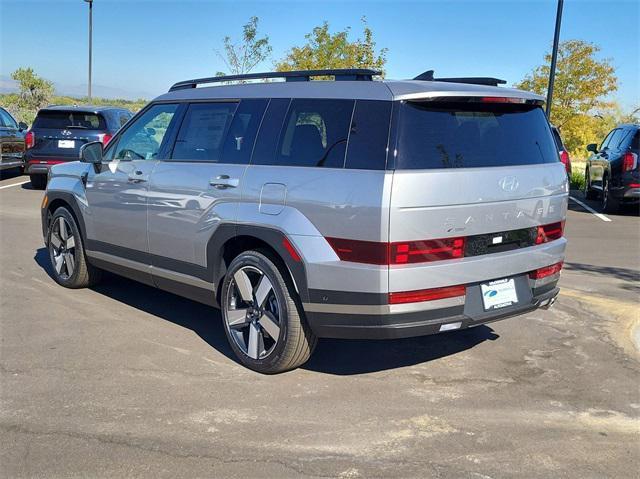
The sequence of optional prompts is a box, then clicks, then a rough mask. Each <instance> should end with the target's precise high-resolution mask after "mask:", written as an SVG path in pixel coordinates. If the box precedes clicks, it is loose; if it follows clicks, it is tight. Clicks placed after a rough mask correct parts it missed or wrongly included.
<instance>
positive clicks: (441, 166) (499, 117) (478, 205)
mask: <svg viewBox="0 0 640 479" xmlns="http://www.w3.org/2000/svg"><path fill="white" fill-rule="evenodd" d="M398 110H399V111H398V115H397V116H396V118H397V125H396V128H397V134H396V136H397V139H396V149H395V155H394V162H395V164H394V168H395V172H394V176H393V185H392V192H391V209H390V228H389V240H390V242H392V243H398V242H400V243H403V242H405V243H407V244H408V246H407V245H406V244H405V245H404V246H402V248H401V249H398V248H396V250H394V248H393V246H392V251H391V256H392V257H391V264H392V265H393V264H398V265H400V264H401V263H408V264H405V265H400V266H392V268H391V270H390V284H389V286H390V291H410V290H413V289H415V290H417V289H421V288H430V287H440V286H448V285H451V284H469V283H473V282H475V281H483V280H487V279H493V278H496V277H501V276H503V275H505V276H507V275H512V274H516V273H519V272H521V271H517V270H518V269H522V268H525V269H526V267H527V266H523V265H522V264H519V265H517V264H516V263H513V262H511V264H507V263H508V262H507V261H506V260H503V258H504V257H505V254H504V253H507V255H508V252H511V251H514V250H518V249H521V248H526V247H530V246H533V245H534V244H535V235H536V231H537V226H538V225H547V224H554V223H558V222H561V221H563V220H564V216H565V213H566V207H567V192H568V190H567V188H568V185H567V176H566V174H565V171H564V167H563V165H562V164H561V163H560V162H559V158H558V151H557V149H556V147H555V143H554V139H553V136H552V134H551V130H550V127H549V124H548V122H547V119H546V117H545V114H544V112H543V111H542V109H541V108H540V106H539V105H538V104H534V103H532V102H525V101H524V100H522V102H519V101H518V100H514V99H513V98H510V99H504V102H501V99H500V98H495V97H491V98H485V99H483V98H472V99H468V100H465V99H461V98H460V99H455V100H454V101H451V100H448V101H403V102H401V103H400V105H399V108H398ZM453 238H456V239H459V238H463V241H458V242H455V241H453V240H451V241H445V242H444V243H438V242H435V243H434V242H433V241H431V242H429V243H426V242H424V241H423V240H441V239H453ZM410 242H413V243H410ZM405 253H406V254H405ZM500 253H502V254H500ZM394 254H395V255H396V256H395V257H394ZM534 256H535V255H534ZM480 257H483V258H486V259H488V260H487V261H485V262H483V263H482V266H479V264H480V263H479V262H478V261H477V260H478V259H479V258H480ZM395 259H398V261H395ZM434 259H438V261H435V262H433V260H434ZM536 261H543V262H544V261H545V260H544V258H542V259H541V258H537V259H533V260H532V261H531V269H535V267H537V266H536V265H535V262H536ZM452 263H455V264H453V265H452ZM472 263H474V264H475V266H472ZM465 264H467V265H468V267H465ZM434 267H435V268H436V269H435V270H434ZM407 268H409V269H411V268H416V269H418V270H420V271H419V273H420V274H405V273H406V269H407ZM403 271H404V273H403ZM523 271H524V270H523ZM414 272H415V271H414Z"/></svg>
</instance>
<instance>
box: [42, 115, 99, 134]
mask: <svg viewBox="0 0 640 479" xmlns="http://www.w3.org/2000/svg"><path fill="white" fill-rule="evenodd" d="M33 128H49V129H56V130H61V129H65V128H83V129H88V130H104V129H105V122H104V118H102V116H101V115H96V114H95V113H82V112H78V111H41V112H40V113H38V116H36V119H35V121H34V122H33Z"/></svg>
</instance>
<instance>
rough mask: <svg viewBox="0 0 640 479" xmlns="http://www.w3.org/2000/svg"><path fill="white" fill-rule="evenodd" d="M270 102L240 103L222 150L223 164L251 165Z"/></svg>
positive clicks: (246, 101)
mask: <svg viewBox="0 0 640 479" xmlns="http://www.w3.org/2000/svg"><path fill="white" fill-rule="evenodd" d="M268 102H269V101H268V100H265V99H258V100H242V101H241V102H240V106H238V109H237V110H236V113H235V115H234V117H233V121H232V122H231V126H230V127H229V133H227V136H226V139H225V143H224V147H223V149H222V159H221V162H222V163H232V164H241V165H246V164H248V163H249V160H250V159H251V152H252V151H253V145H254V143H255V139H256V133H257V132H258V127H259V126H260V122H261V121H262V115H263V114H264V110H265V109H266V107H267V103H268Z"/></svg>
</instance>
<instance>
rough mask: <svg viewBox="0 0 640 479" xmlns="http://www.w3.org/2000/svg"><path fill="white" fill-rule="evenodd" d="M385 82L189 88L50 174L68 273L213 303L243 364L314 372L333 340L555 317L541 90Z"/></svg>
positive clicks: (560, 243)
mask: <svg viewBox="0 0 640 479" xmlns="http://www.w3.org/2000/svg"><path fill="white" fill-rule="evenodd" d="M379 74H380V73H379V72H376V71H371V70H316V71H309V72H304V71H302V72H274V73H266V74H250V75H244V76H243V75H240V76H232V77H214V78H205V79H200V80H190V81H184V82H180V83H177V84H176V85H174V86H173V87H172V88H171V90H170V91H169V92H168V93H167V94H165V95H162V96H161V97H159V98H157V99H156V100H154V101H152V102H151V103H150V104H149V105H147V106H146V107H145V108H144V109H142V110H141V111H140V112H139V113H138V114H137V115H136V116H135V117H134V118H133V119H132V120H131V121H130V122H129V123H127V125H126V126H125V127H124V128H123V129H122V130H121V131H119V132H118V134H117V135H116V136H115V137H114V138H113V140H112V141H111V142H109V144H108V145H107V146H106V148H104V150H103V145H101V144H100V143H98V142H93V143H90V144H86V145H84V146H83V147H82V150H81V155H82V161H81V162H75V163H70V164H63V165H57V166H55V167H53V168H52V169H51V173H50V179H49V183H48V185H47V192H46V195H45V197H44V199H43V202H42V231H43V235H44V239H45V244H46V246H47V250H48V252H49V258H50V261H51V264H52V272H53V273H52V274H53V277H54V279H55V281H57V282H58V283H59V284H61V285H63V286H65V287H68V288H81V287H86V286H88V285H91V284H94V283H95V282H96V281H98V279H99V276H100V271H101V270H103V269H104V270H109V271H112V272H115V273H117V274H121V275H124V276H129V277H131V278H133V279H136V280H138V281H142V282H144V283H147V284H150V285H153V286H156V287H159V288H162V289H165V290H168V291H172V292H174V293H177V294H180V295H183V296H186V297H189V298H192V299H195V300H198V301H202V302H204V303H206V304H210V305H214V306H215V305H217V306H219V307H220V308H221V309H222V318H223V325H224V328H225V331H226V334H227V338H228V340H229V343H230V345H231V348H232V350H233V351H234V353H235V354H236V355H237V357H238V359H239V360H240V361H241V362H242V363H243V364H244V365H246V366H248V367H249V368H252V369H255V370H256V371H260V372H263V373H277V372H281V371H286V370H288V369H292V368H295V367H297V366H299V365H301V364H303V363H304V362H305V361H306V360H307V359H308V358H309V356H310V355H311V353H312V351H313V349H314V347H315V345H316V341H317V338H318V337H328V338H353V339H358V338H378V339H383V338H401V337H409V336H419V335H424V334H433V333H440V332H444V331H453V330H459V329H465V328H470V327H475V326H477V325H480V324H483V323H486V322H490V321H495V320H498V319H503V318H507V317H511V316H517V315H520V314H524V313H527V312H530V311H533V310H535V309H537V308H547V307H549V306H550V305H551V304H552V303H553V301H554V300H555V297H556V295H557V294H558V291H559V289H558V285H557V283H558V279H559V277H560V270H561V269H562V264H563V260H564V252H565V246H566V240H565V238H564V237H563V227H564V220H565V216H566V211H567V203H568V184H567V175H566V173H565V170H564V167H563V166H562V165H561V164H560V162H559V161H558V153H557V150H556V145H555V144H554V141H553V137H552V134H551V130H550V129H549V124H548V121H547V118H546V116H545V113H544V111H543V109H542V107H541V105H542V102H543V101H544V98H543V97H541V96H538V95H536V94H533V93H528V92H525V91H521V90H513V89H508V88H500V87H498V86H497V84H498V83H500V82H501V81H500V80H496V79H490V78H436V79H434V78H433V75H432V72H427V73H426V74H423V75H420V76H418V77H417V78H416V79H415V80H414V81H390V80H385V81H376V80H373V77H374V76H375V75H379ZM315 76H323V77H324V76H332V77H334V78H335V81H308V80H310V78H311V77H315ZM276 77H278V78H283V79H285V80H287V81H282V82H270V83H253V84H239V85H221V86H214V87H208V88H196V86H198V85H201V84H206V83H218V84H220V83H221V82H228V81H231V80H245V79H246V80H249V79H261V78H276ZM300 80H307V81H300ZM529 326H530V327H535V324H533V323H531V324H530V325H529ZM444 340H445V338H443V341H444Z"/></svg>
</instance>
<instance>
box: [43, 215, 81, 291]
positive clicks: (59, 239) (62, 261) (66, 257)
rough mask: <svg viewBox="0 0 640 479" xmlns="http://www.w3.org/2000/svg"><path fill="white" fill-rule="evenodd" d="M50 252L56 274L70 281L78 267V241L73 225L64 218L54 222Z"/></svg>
mask: <svg viewBox="0 0 640 479" xmlns="http://www.w3.org/2000/svg"><path fill="white" fill-rule="evenodd" d="M49 252H50V255H51V262H52V264H53V267H54V268H55V270H56V274H57V275H58V276H59V277H60V278H62V279H69V278H70V277H71V276H72V275H73V272H74V270H75V267H76V258H75V256H76V240H75V237H74V236H73V230H72V229H71V225H70V224H69V223H68V222H67V220H65V219H64V218H63V217H62V216H59V217H57V218H56V219H55V220H54V224H53V225H52V229H51V236H50V238H49Z"/></svg>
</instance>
